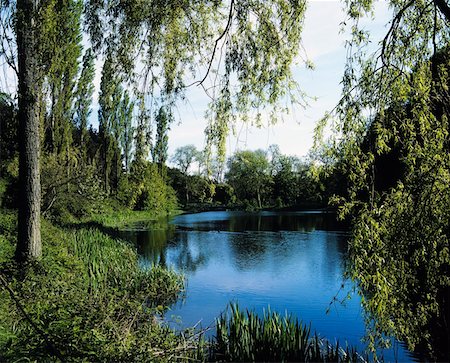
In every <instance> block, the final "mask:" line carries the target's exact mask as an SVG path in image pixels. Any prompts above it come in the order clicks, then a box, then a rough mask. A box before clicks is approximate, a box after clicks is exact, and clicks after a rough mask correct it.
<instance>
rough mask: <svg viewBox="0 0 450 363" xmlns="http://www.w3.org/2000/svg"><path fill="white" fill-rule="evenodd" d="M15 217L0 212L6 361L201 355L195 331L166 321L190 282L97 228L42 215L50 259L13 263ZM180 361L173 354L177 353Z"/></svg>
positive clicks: (0, 314)
mask: <svg viewBox="0 0 450 363" xmlns="http://www.w3.org/2000/svg"><path fill="white" fill-rule="evenodd" d="M15 228H16V218H15V214H14V213H7V212H2V213H1V218H0V251H1V252H0V263H1V266H0V268H1V277H2V279H3V281H4V283H5V284H6V288H7V289H8V290H7V289H6V288H5V286H3V288H2V289H1V290H0V361H24V360H26V361H29V360H32V361H33V360H35V361H61V360H63V361H155V360H156V361H166V360H168V359H169V358H170V357H171V356H172V355H173V352H177V356H178V357H180V358H178V359H176V360H184V359H187V357H197V356H198V354H199V352H200V351H198V352H197V350H196V349H197V348H198V346H199V345H198V344H195V346H194V345H193V344H192V343H191V342H190V341H189V337H187V336H182V335H177V334H175V333H174V332H173V331H172V330H171V329H169V328H168V327H166V326H164V325H163V324H161V323H160V322H159V320H158V314H159V313H161V312H162V311H164V309H165V308H166V307H167V306H168V305H169V304H171V303H172V302H173V301H175V300H176V299H177V297H178V295H179V293H180V292H181V291H182V290H183V286H184V280H183V277H182V276H180V275H179V274H176V273H175V272H174V271H171V270H167V269H164V268H162V267H156V266H155V267H151V268H149V269H142V268H141V267H140V266H139V264H138V255H137V253H136V251H135V249H134V248H133V247H132V246H130V245H129V244H127V243H125V242H123V241H119V240H116V239H113V238H111V237H109V236H108V235H106V234H104V233H102V232H100V231H98V230H94V229H85V228H81V229H79V230H64V229H62V228H59V227H56V226H54V225H51V224H50V223H49V222H46V221H45V220H44V221H43V224H42V240H43V251H44V254H43V257H42V260H41V261H40V262H39V263H38V264H34V265H28V266H26V267H21V268H18V266H15V265H14V263H13V262H11V261H13V258H12V257H13V252H14V245H15V233H14V231H15ZM170 360H173V359H170Z"/></svg>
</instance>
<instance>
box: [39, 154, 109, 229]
mask: <svg viewBox="0 0 450 363" xmlns="http://www.w3.org/2000/svg"><path fill="white" fill-rule="evenodd" d="M75 151H77V150H76V149H74V150H72V152H75ZM64 159H65V155H61V154H56V153H52V154H44V156H43V163H42V168H41V174H42V183H41V185H42V213H43V214H44V215H45V216H47V217H48V218H52V219H56V220H57V221H59V222H68V221H71V220H73V219H74V217H75V218H80V217H83V216H87V215H91V214H94V213H98V212H99V211H101V210H102V204H104V203H105V197H106V195H105V193H104V191H103V188H102V187H101V183H100V180H99V176H98V175H97V170H96V168H95V166H94V165H89V164H86V163H82V162H81V160H80V159H81V158H80V157H79V156H78V157H77V158H76V159H75V160H74V161H73V162H72V163H71V164H70V165H69V167H70V174H69V175H68V173H67V168H68V165H67V164H65V163H64Z"/></svg>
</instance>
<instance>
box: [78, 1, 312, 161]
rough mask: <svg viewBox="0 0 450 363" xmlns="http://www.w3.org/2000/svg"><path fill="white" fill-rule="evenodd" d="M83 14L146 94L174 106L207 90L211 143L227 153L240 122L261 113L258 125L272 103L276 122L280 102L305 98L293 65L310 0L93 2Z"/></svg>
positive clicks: (95, 36) (98, 38)
mask: <svg viewBox="0 0 450 363" xmlns="http://www.w3.org/2000/svg"><path fill="white" fill-rule="evenodd" d="M85 9H86V12H85V14H86V18H85V21H86V25H87V28H88V30H89V32H90V35H91V38H92V40H93V42H94V44H97V46H98V47H100V45H101V44H107V45H108V49H112V50H113V51H114V54H115V55H116V58H117V62H118V64H119V66H120V70H121V71H122V72H126V73H129V74H130V73H132V72H135V73H134V76H135V77H133V80H135V81H136V82H137V84H138V85H139V87H141V89H145V90H146V91H147V92H149V93H150V94H152V95H153V96H154V97H156V98H161V99H163V101H164V102H163V103H164V104H166V105H169V106H172V105H173V102H174V101H175V100H176V99H177V98H178V97H180V96H181V97H182V96H183V95H184V91H185V89H186V87H187V86H188V85H191V86H195V85H200V86H202V87H203V88H204V90H205V92H206V93H207V94H208V95H209V96H210V97H211V98H212V102H211V104H210V109H211V112H210V113H209V118H210V126H209V128H208V130H207V135H208V140H209V144H210V145H216V146H217V149H218V152H219V154H221V155H224V138H225V136H226V134H227V133H228V131H229V130H230V129H231V128H232V122H233V121H234V120H236V118H240V119H247V118H248V115H249V112H250V111H251V110H254V109H256V110H257V111H256V114H255V118H254V119H255V122H256V123H257V124H260V122H261V111H262V109H263V108H264V107H265V106H266V105H269V108H270V111H271V114H272V116H273V118H275V116H276V114H277V113H278V112H279V111H281V109H280V108H279V107H278V105H279V101H280V100H285V99H289V100H290V101H292V102H297V101H300V100H301V99H302V97H303V95H302V94H301V93H298V87H297V84H296V82H295V81H294V79H293V76H292V72H291V66H292V64H293V63H294V62H295V61H297V60H299V49H300V40H301V37H300V35H301V30H302V25H303V16H304V12H305V9H306V2H305V1H304V0H301V1H298V0H297V1H287V0H276V1H270V2H268V1H255V0H252V1H248V0H239V1H237V0H231V1H224V2H221V1H188V0H179V1H171V2H166V1H149V0H147V1H143V0H126V1H125V0H122V1H120V0H118V1H98V0H91V1H87V2H86V6H85ZM136 64H137V67H135V65H136ZM116 71H117V69H116Z"/></svg>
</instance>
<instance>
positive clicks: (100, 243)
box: [71, 229, 184, 306]
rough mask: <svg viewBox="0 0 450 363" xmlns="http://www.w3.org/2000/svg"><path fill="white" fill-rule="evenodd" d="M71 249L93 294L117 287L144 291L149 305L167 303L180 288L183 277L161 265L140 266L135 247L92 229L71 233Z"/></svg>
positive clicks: (128, 291) (130, 291)
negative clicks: (81, 265)
mask: <svg viewBox="0 0 450 363" xmlns="http://www.w3.org/2000/svg"><path fill="white" fill-rule="evenodd" d="M71 237H72V238H71V239H72V240H71V246H72V253H73V255H75V256H76V257H77V258H78V259H79V260H81V261H82V263H83V264H84V266H85V269H84V271H85V272H86V274H87V279H86V281H88V284H89V286H88V288H89V290H90V291H91V293H93V294H101V293H102V292H103V291H105V290H107V289H118V290H120V291H126V292H127V293H128V294H140V293H145V297H146V299H147V302H148V303H149V304H150V305H154V306H158V305H161V304H164V305H167V304H170V303H171V302H173V301H175V300H176V298H177V297H178V295H179V293H180V291H182V290H183V289H184V277H183V276H182V275H180V274H178V273H176V272H175V271H173V270H170V269H165V268H163V267H161V266H151V267H149V268H142V267H141V266H140V265H139V257H138V254H137V251H136V250H135V248H133V246H132V245H130V244H129V243H127V242H124V241H122V240H117V239H113V238H111V237H109V236H107V235H105V234H104V233H102V232H100V231H98V230H96V229H81V230H77V231H74V232H72V234H71Z"/></svg>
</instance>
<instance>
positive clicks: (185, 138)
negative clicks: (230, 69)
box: [169, 1, 390, 157]
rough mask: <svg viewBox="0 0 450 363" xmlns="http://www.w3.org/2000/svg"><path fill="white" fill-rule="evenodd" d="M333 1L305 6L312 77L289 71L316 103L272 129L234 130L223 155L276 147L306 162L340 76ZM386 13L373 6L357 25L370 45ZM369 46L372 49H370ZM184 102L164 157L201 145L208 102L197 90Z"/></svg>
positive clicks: (300, 69)
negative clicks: (368, 16)
mask: <svg viewBox="0 0 450 363" xmlns="http://www.w3.org/2000/svg"><path fill="white" fill-rule="evenodd" d="M342 6H343V4H342V2H339V1H309V2H308V8H307V11H306V16H305V24H304V29H303V36H302V37H303V46H304V48H305V50H306V53H307V55H308V57H309V58H310V59H311V60H312V61H313V63H314V65H315V69H314V70H313V71H311V70H307V69H305V67H304V65H298V66H295V68H294V75H295V78H296V80H297V81H298V83H299V84H300V87H301V89H302V90H303V91H304V92H306V94H307V95H308V96H310V97H314V98H316V100H315V101H314V100H310V101H309V107H307V108H306V109H303V108H301V107H296V108H294V109H293V110H292V112H291V113H290V115H287V116H285V117H284V120H283V121H280V122H279V123H277V124H276V125H274V126H270V127H263V128H261V129H258V128H255V127H250V126H248V125H243V124H239V125H238V127H237V131H238V132H237V135H230V136H229V137H228V142H227V154H228V155H230V154H232V153H233V152H235V151H236V150H242V149H251V150H255V149H259V148H262V149H267V148H268V146H269V145H271V144H278V145H279V147H280V150H281V152H282V153H283V154H286V155H296V156H299V157H303V156H306V155H307V153H308V151H309V149H310V148H311V146H312V144H313V132H314V126H315V124H316V122H317V121H318V120H319V119H320V118H321V117H322V116H323V115H324V114H325V112H326V111H329V110H331V109H333V107H334V106H335V105H336V103H337V102H338V101H339V98H340V92H341V86H340V81H341V78H342V75H343V72H344V64H345V57H346V50H345V47H344V42H345V40H346V39H348V34H342V33H340V28H341V26H340V24H341V22H342V21H344V19H345V13H344V12H343V11H342ZM389 19H390V11H389V9H388V6H387V4H386V3H385V2H382V1H379V2H377V3H376V4H375V12H374V17H373V19H367V20H366V21H364V22H363V25H364V26H365V27H366V28H367V29H369V30H370V31H371V33H372V34H373V35H374V40H375V39H381V38H382V36H383V34H384V33H385V32H386V28H385V26H386V24H387V23H388V21H389ZM376 44H377V41H376V40H375V41H374V43H373V46H374V47H376ZM186 98H187V100H188V102H187V103H185V104H180V105H179V106H178V110H177V111H176V117H177V120H178V122H176V123H175V124H173V125H172V128H171V130H170V132H169V155H171V154H173V153H174V150H175V149H176V148H177V147H180V146H183V145H187V144H194V145H195V146H196V147H197V148H198V149H202V148H203V147H204V145H205V136H204V133H203V130H204V129H205V126H206V121H205V119H204V114H205V110H206V105H207V101H208V97H207V96H205V95H204V93H203V91H202V90H201V89H199V88H197V89H192V90H189V91H188V93H187V97H186Z"/></svg>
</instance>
